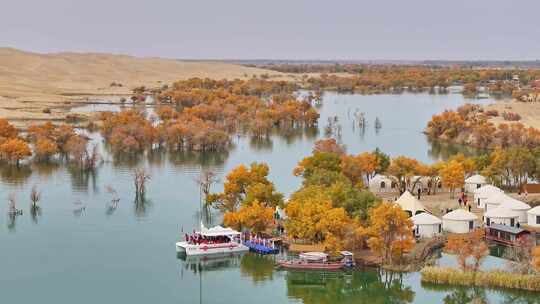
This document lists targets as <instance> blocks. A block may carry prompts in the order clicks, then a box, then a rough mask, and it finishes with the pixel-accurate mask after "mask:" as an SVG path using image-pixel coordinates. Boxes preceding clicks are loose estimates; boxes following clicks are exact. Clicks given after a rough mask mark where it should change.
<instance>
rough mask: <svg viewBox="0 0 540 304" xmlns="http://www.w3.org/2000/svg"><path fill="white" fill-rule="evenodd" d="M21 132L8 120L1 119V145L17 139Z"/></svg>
mask: <svg viewBox="0 0 540 304" xmlns="http://www.w3.org/2000/svg"><path fill="white" fill-rule="evenodd" d="M17 136H19V132H18V131H17V129H16V128H15V126H13V125H12V124H10V123H9V122H8V121H7V119H0V144H1V143H2V142H4V141H6V140H8V139H11V138H16V137H17Z"/></svg>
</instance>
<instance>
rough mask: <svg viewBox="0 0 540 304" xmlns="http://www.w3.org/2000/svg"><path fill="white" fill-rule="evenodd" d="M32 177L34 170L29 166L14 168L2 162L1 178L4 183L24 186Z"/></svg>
mask: <svg viewBox="0 0 540 304" xmlns="http://www.w3.org/2000/svg"><path fill="white" fill-rule="evenodd" d="M31 175H32V169H31V168H30V166H27V165H20V166H18V167H17V166H14V165H11V164H8V163H5V162H0V178H1V179H2V181H3V182H5V183H8V184H12V185H19V184H24V183H26V181H27V180H28V178H29V177H30V176H31Z"/></svg>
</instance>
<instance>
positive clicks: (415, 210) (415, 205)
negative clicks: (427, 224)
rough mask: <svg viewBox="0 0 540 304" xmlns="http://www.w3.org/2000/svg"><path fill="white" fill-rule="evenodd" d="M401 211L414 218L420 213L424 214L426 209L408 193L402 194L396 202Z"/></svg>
mask: <svg viewBox="0 0 540 304" xmlns="http://www.w3.org/2000/svg"><path fill="white" fill-rule="evenodd" d="M396 204H398V205H399V206H400V207H401V209H403V210H404V211H406V212H407V213H408V214H409V216H414V215H417V214H419V213H422V212H426V207H424V204H422V203H421V202H420V201H419V200H418V199H416V197H414V196H413V195H412V194H411V193H410V192H409V191H405V192H403V194H402V195H401V196H400V197H399V198H398V199H397V200H396Z"/></svg>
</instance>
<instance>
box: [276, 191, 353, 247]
mask: <svg viewBox="0 0 540 304" xmlns="http://www.w3.org/2000/svg"><path fill="white" fill-rule="evenodd" d="M285 211H286V212H287V217H288V218H287V221H286V222H285V227H286V229H287V234H288V235H289V237H291V238H293V239H302V240H307V241H310V242H313V243H323V244H324V245H325V247H327V250H328V251H331V252H334V251H337V250H339V249H341V248H342V246H343V241H344V239H345V234H346V232H347V230H348V228H349V226H350V223H351V220H350V219H349V217H348V216H347V213H346V211H345V209H343V208H333V207H332V202H331V200H330V199H329V198H328V196H327V195H324V194H321V195H319V196H309V197H298V198H295V199H291V200H290V201H289V203H288V204H287V206H286V208H285Z"/></svg>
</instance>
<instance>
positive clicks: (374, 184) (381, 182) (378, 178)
mask: <svg viewBox="0 0 540 304" xmlns="http://www.w3.org/2000/svg"><path fill="white" fill-rule="evenodd" d="M396 188H397V183H396V181H395V180H394V179H393V178H392V177H389V176H386V175H380V174H377V175H375V176H374V177H373V178H371V179H370V180H369V190H370V191H371V192H373V193H381V192H395V191H396V190H397V189H396Z"/></svg>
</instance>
